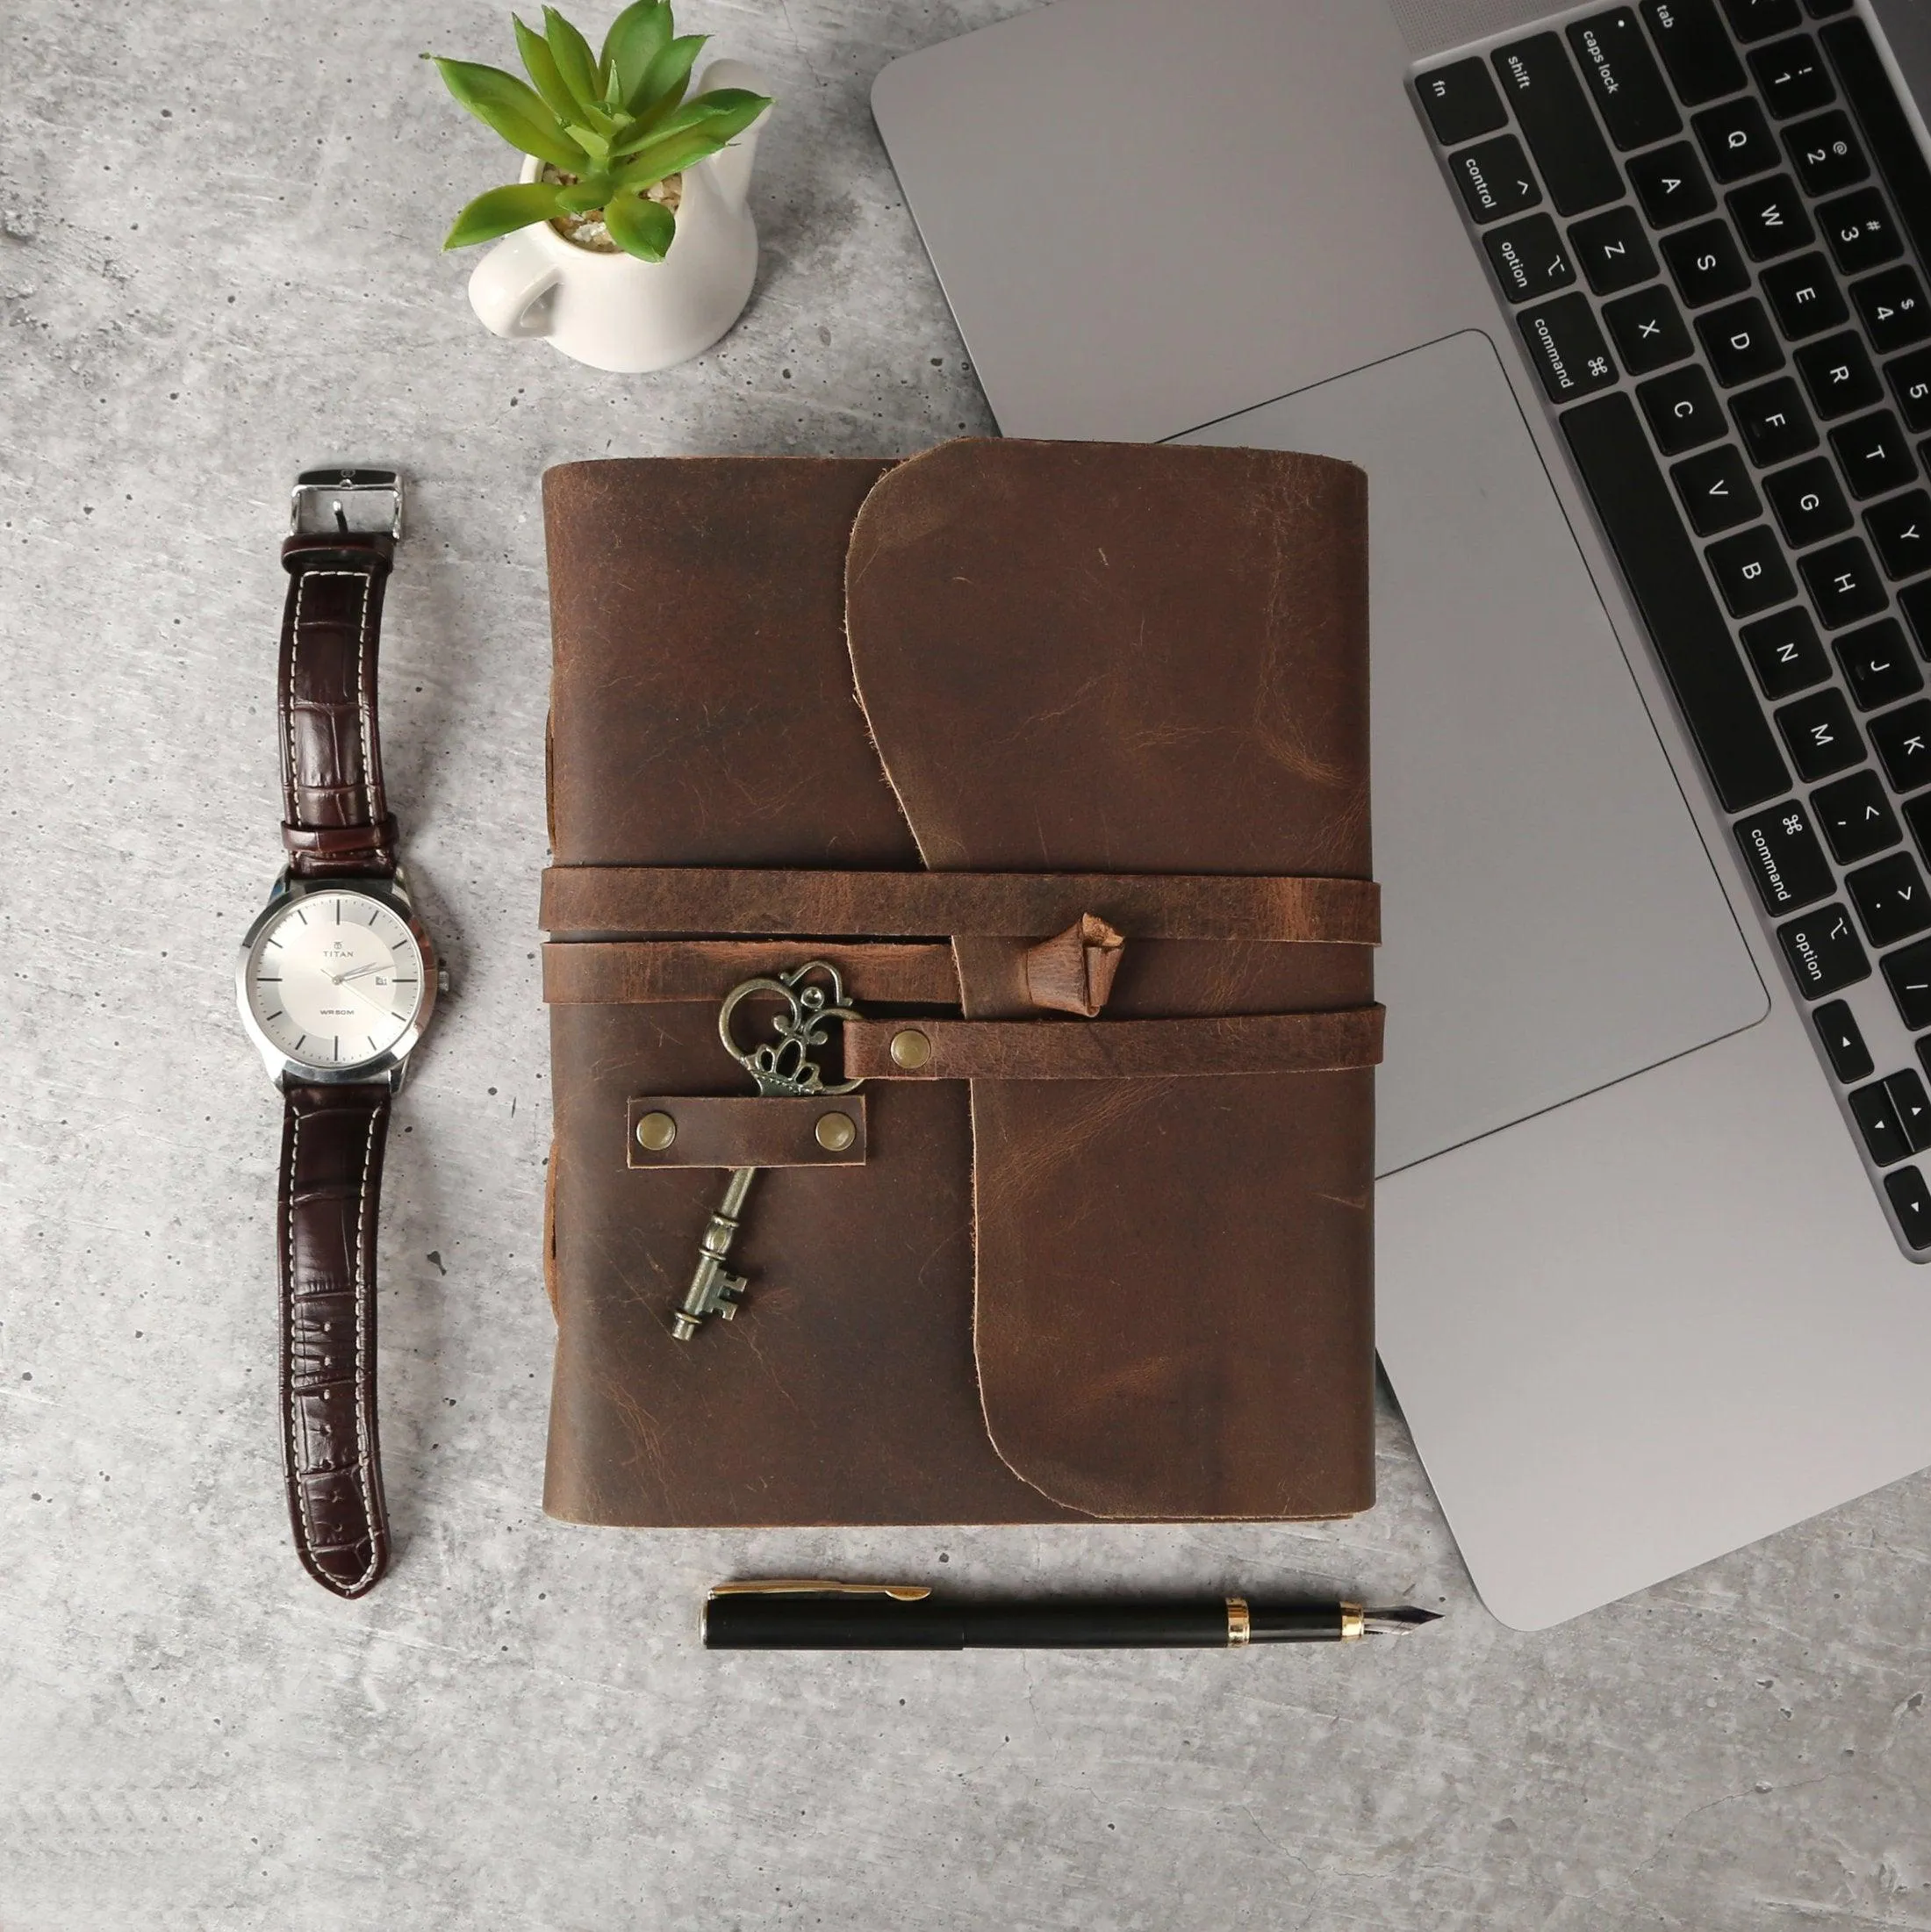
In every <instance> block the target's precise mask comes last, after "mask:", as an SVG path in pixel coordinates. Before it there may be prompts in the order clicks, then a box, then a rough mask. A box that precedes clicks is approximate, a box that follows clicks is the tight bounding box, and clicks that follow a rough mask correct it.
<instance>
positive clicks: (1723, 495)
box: [1669, 443, 1763, 536]
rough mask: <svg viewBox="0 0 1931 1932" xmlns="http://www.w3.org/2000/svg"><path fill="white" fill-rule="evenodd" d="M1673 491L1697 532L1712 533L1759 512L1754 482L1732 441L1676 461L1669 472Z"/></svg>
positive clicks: (1754, 516) (1731, 527)
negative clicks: (1681, 461)
mask: <svg viewBox="0 0 1931 1932" xmlns="http://www.w3.org/2000/svg"><path fill="white" fill-rule="evenodd" d="M1669 478H1670V481H1671V482H1673V483H1674V484H1675V485H1676V494H1677V495H1678V496H1679V497H1681V498H1682V499H1683V510H1684V512H1685V513H1686V514H1688V516H1689V519H1690V528H1691V529H1692V530H1694V531H1695V532H1696V533H1697V535H1698V536H1715V535H1718V534H1719V532H1721V531H1724V530H1734V529H1735V528H1736V527H1737V525H1738V524H1740V523H1749V522H1752V521H1755V519H1756V518H1757V517H1759V516H1761V515H1762V514H1763V506H1762V503H1761V502H1759V501H1758V499H1757V494H1756V485H1755V484H1754V483H1752V482H1751V481H1750V472H1749V470H1748V469H1746V468H1745V467H1744V463H1743V457H1742V455H1741V452H1740V451H1739V450H1738V449H1736V447H1735V446H1734V444H1732V443H1724V444H1722V445H1720V446H1719V448H1717V449H1706V450H1705V451H1704V453H1703V454H1702V455H1701V456H1691V458H1690V459H1689V460H1688V461H1687V462H1684V463H1678V464H1677V465H1676V468H1675V469H1674V470H1671V471H1670V472H1669Z"/></svg>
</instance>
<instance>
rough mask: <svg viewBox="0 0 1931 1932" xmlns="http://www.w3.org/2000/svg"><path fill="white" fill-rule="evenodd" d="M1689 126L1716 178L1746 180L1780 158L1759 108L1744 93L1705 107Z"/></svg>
mask: <svg viewBox="0 0 1931 1932" xmlns="http://www.w3.org/2000/svg"><path fill="white" fill-rule="evenodd" d="M1690 126H1691V128H1692V129H1694V130H1695V133H1696V137H1697V142H1698V146H1699V147H1701V148H1702V149H1703V154H1704V158H1705V160H1706V161H1707V162H1709V163H1710V172H1711V173H1712V175H1714V176H1716V178H1717V179H1718V180H1719V181H1721V182H1731V181H1747V180H1748V178H1749V177H1750V176H1752V175H1761V174H1762V172H1763V171H1764V170H1765V169H1768V168H1774V167H1776V166H1777V162H1779V161H1780V160H1782V159H1783V156H1782V155H1781V154H1779V153H1778V152H1777V138H1776V136H1775V135H1773V134H1772V133H1770V124H1769V122H1768V121H1767V120H1765V119H1763V110H1762V108H1761V107H1759V106H1758V105H1757V104H1756V103H1755V101H1753V100H1752V99H1750V97H1748V95H1746V96H1745V97H1743V98H1742V99H1741V100H1740V101H1726V102H1725V103H1724V104H1723V105H1722V106H1721V107H1711V108H1705V110H1704V111H1703V112H1702V113H1700V114H1698V115H1696V116H1694V117H1693V118H1692V119H1691V123H1690Z"/></svg>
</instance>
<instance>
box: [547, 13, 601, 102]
mask: <svg viewBox="0 0 1931 1932" xmlns="http://www.w3.org/2000/svg"><path fill="white" fill-rule="evenodd" d="M543 38H544V39H545V40H547V41H549V51H550V54H551V56H552V57H553V58H554V59H555V61H556V71H557V72H558V73H559V74H560V75H563V79H564V86H565V87H567V88H568V89H569V90H570V91H571V93H572V94H574V95H575V96H576V97H577V101H578V106H579V107H580V108H583V109H587V110H589V111H591V112H592V113H594V112H595V111H596V110H597V106H598V104H599V101H600V100H601V98H602V97H603V89H602V87H601V86H600V85H599V83H598V80H597V62H596V60H595V59H594V57H593V56H592V54H591V51H590V43H589V41H587V40H585V39H584V37H583V35H582V34H580V33H579V32H578V31H577V30H576V28H575V27H573V26H571V24H570V22H569V21H567V20H566V19H564V17H563V15H562V14H560V13H559V12H557V11H556V8H555V7H545V8H544V9H543Z"/></svg>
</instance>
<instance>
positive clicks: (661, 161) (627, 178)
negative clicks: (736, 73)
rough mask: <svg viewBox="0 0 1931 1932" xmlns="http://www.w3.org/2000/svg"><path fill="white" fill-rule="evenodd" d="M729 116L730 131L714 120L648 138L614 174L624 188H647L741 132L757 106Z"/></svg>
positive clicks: (700, 159) (706, 155)
mask: <svg viewBox="0 0 1931 1932" xmlns="http://www.w3.org/2000/svg"><path fill="white" fill-rule="evenodd" d="M758 112H759V110H758V109H757V108H752V109H749V110H740V113H741V114H742V116H743V118H742V119H739V116H738V115H737V114H734V115H732V116H730V117H729V118H728V119H729V122H731V123H734V124H735V125H732V126H730V128H729V133H725V132H721V131H720V129H719V127H718V126H715V125H713V124H706V125H703V126H697V127H687V128H686V129H685V130H684V131H683V132H682V133H677V134H666V135H664V136H662V137H660V138H659V139H658V140H653V141H651V142H650V143H649V144H648V145H647V146H646V147H642V148H640V149H639V150H638V151H637V152H636V153H635V154H633V155H631V157H630V158H629V160H628V161H626V162H623V163H622V164H621V166H620V167H618V168H617V169H615V170H614V173H615V177H616V179H617V180H618V181H620V182H621V183H622V184H623V185H624V186H625V187H626V188H648V187H649V186H650V183H653V182H657V181H663V180H664V179H665V178H666V177H667V176H671V175H675V174H678V173H679V172H681V171H682V170H683V169H686V168H692V167H695V166H696V164H697V163H698V162H700V161H703V160H705V159H707V157H708V156H710V155H712V154H715V153H716V152H717V151H718V149H719V148H721V147H723V146H724V145H725V143H726V142H727V141H729V140H730V138H731V135H732V134H733V133H740V132H742V130H743V127H744V126H747V125H748V124H749V123H750V121H752V120H755V119H757V114H758Z"/></svg>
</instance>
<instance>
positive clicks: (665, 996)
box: [543, 939, 958, 1006]
mask: <svg viewBox="0 0 1931 1932" xmlns="http://www.w3.org/2000/svg"><path fill="white" fill-rule="evenodd" d="M811 956H812V957H813V958H814V959H822V960H823V961H824V962H825V964H826V965H827V966H836V968H837V969H838V973H839V976H840V977H841V978H842V979H843V980H844V983H845V988H846V990H847V991H848V992H849V993H850V994H851V997H852V998H853V999H854V1000H857V1001H858V1002H859V1003H860V1004H861V1005H862V1004H863V1003H864V1002H865V1001H867V1000H870V1001H872V1002H874V1003H877V1004H881V1005H894V1006H921V1005H926V1006H957V1005H958V967H957V966H955V965H954V964H953V961H952V949H951V947H950V946H945V945H930V944H929V945H893V944H883V943H881V944H877V945H865V946H840V945H819V944H814V945H813V946H812V948H811ZM799 959H800V952H799V950H798V946H797V944H796V943H795V942H792V943H790V944H786V943H785V942H783V941H779V942H777V943H775V944H774V943H773V942H772V941H771V940H768V939H766V940H742V941H741V940H734V939H656V940H652V939H636V940H628V941H621V942H605V941H599V940H595V939H586V940H579V941H576V942H574V943H571V944H564V945H554V944H553V945H546V946H545V947H544V948H543V998H544V1001H545V1002H547V1003H548V1004H549V1005H551V1006H664V1005H673V1004H675V1003H676V1002H678V1001H680V1000H721V999H722V998H723V997H724V995H726V994H727V993H729V991H730V990H731V988H733V987H734V986H736V985H737V984H738V983H739V981H740V980H750V979H756V978H757V977H759V976H760V975H764V976H766V977H768V976H769V975H771V974H772V973H785V972H788V971H789V970H790V969H791V968H792V967H793V966H796V965H797V964H798V963H799Z"/></svg>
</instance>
